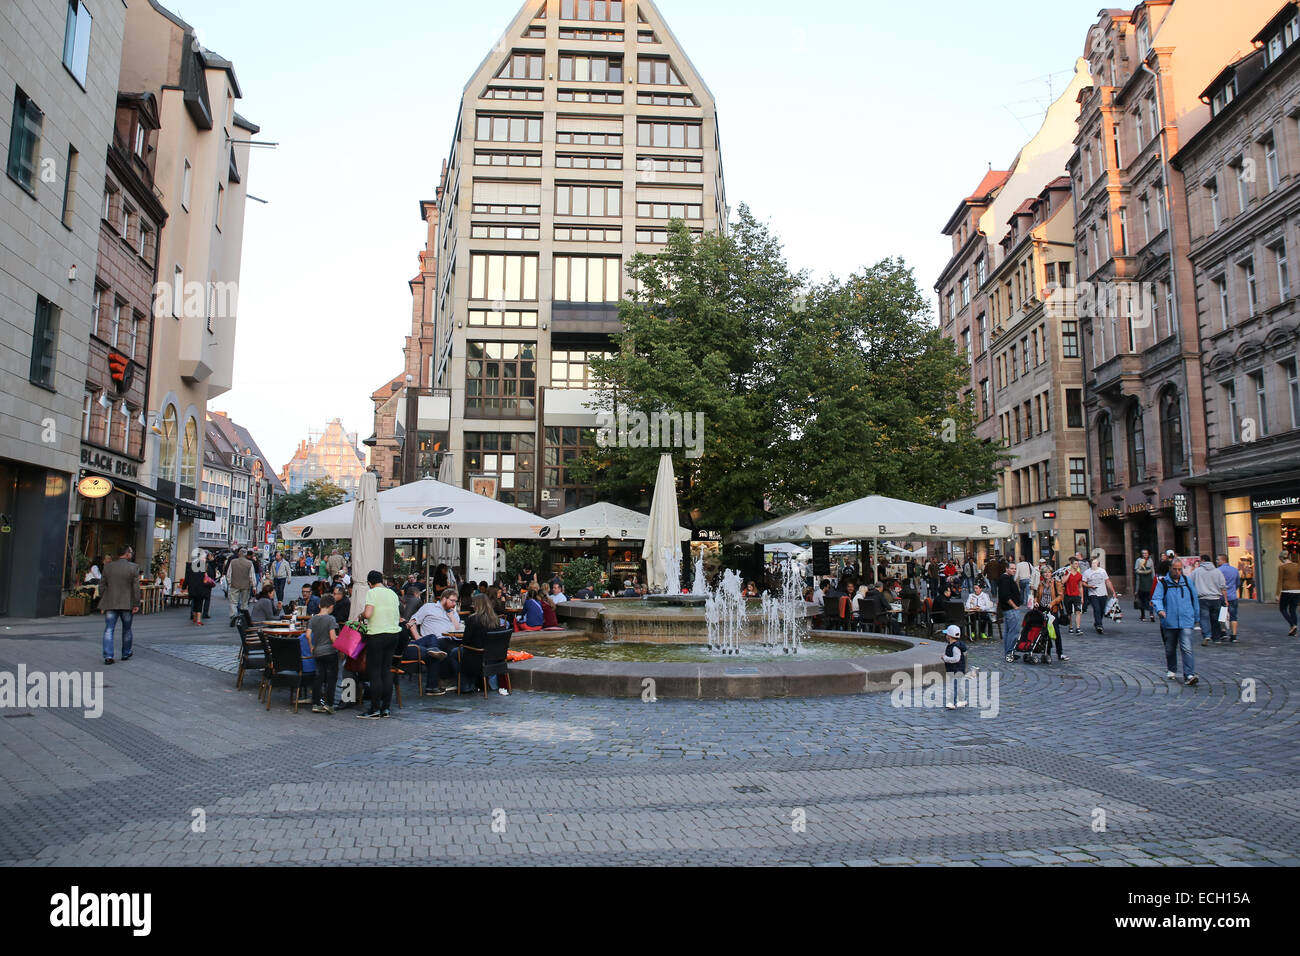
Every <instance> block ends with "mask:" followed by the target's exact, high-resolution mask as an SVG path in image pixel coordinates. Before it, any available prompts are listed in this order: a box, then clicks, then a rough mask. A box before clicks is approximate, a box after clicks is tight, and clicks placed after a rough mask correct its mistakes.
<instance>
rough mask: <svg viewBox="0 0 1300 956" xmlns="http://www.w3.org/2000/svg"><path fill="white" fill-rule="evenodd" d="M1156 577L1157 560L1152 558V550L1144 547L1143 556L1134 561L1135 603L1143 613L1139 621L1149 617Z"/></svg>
mask: <svg viewBox="0 0 1300 956" xmlns="http://www.w3.org/2000/svg"><path fill="white" fill-rule="evenodd" d="M1155 578H1156V565H1155V562H1154V561H1152V560H1151V552H1150V551H1148V550H1147V549H1146V548H1143V549H1142V556H1141V557H1139V558H1138V559H1137V561H1135V562H1134V563H1133V581H1134V585H1133V587H1134V588H1135V592H1136V593H1134V595H1133V603H1134V605H1136V606H1137V609H1138V611H1139V612H1140V613H1141V615H1142V616H1141V617H1139V618H1138V622H1139V623H1141V622H1143V621H1145V620H1146V619H1147V610H1148V609H1149V608H1150V606H1151V588H1152V587H1153V586H1154V585H1155Z"/></svg>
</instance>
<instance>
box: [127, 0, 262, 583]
mask: <svg viewBox="0 0 1300 956" xmlns="http://www.w3.org/2000/svg"><path fill="white" fill-rule="evenodd" d="M121 86H122V89H125V90H136V91H141V92H146V93H150V94H152V95H153V96H154V97H155V98H156V100H157V103H158V115H159V120H160V126H161V128H160V130H159V132H158V138H157V158H156V162H155V185H156V186H157V188H158V191H159V192H160V193H161V195H162V201H163V205H164V207H165V208H166V211H167V225H166V228H164V230H163V233H162V237H161V240H160V242H159V245H158V255H157V259H158V273H159V281H158V283H157V289H156V295H155V302H154V314H155V323H154V334H153V342H152V362H151V365H152V368H153V379H152V384H151V388H150V392H151V394H150V403H149V412H148V414H147V415H146V418H147V419H148V420H149V421H150V431H149V436H148V439H147V440H146V443H145V453H144V466H143V468H142V469H141V479H140V483H141V484H142V485H144V486H145V487H147V488H150V489H152V490H153V491H154V492H155V498H156V502H152V503H149V504H148V505H146V506H145V507H144V509H143V512H144V513H143V516H142V518H143V521H144V522H145V523H146V524H147V525H148V526H150V527H152V529H153V533H152V536H151V538H150V541H149V548H148V550H149V551H150V552H152V550H153V549H155V548H160V547H167V548H168V549H169V550H170V551H171V553H172V555H173V568H172V570H173V573H174V570H175V567H174V562H175V560H176V557H175V556H177V555H185V556H188V554H189V552H190V551H191V550H192V548H193V547H195V545H196V531H195V522H196V521H203V520H206V521H213V520H215V517H216V516H215V514H214V513H213V512H212V511H211V510H210V509H207V508H204V507H203V506H202V505H200V504H199V501H198V499H199V496H200V469H201V464H202V462H203V460H204V456H203V442H204V435H205V433H206V426H205V422H206V416H207V408H208V403H209V402H210V401H211V400H212V399H214V398H216V397H217V396H219V395H222V394H224V393H226V392H227V391H229V390H230V388H231V384H232V380H233V371H234V348H235V329H236V325H237V319H238V287H239V273H240V264H241V249H242V244H243V231H244V205H245V198H246V196H247V183H248V171H249V154H250V152H251V149H252V147H251V146H250V145H249V142H250V140H252V138H253V137H254V136H255V134H256V133H257V132H258V127H257V126H256V125H254V124H253V123H250V122H249V121H248V120H246V119H244V118H243V117H242V116H240V115H239V114H238V113H237V112H235V101H236V100H238V99H240V98H241V97H242V95H243V93H242V90H241V88H240V85H239V81H238V80H237V78H236V76H235V70H234V66H233V64H231V63H230V61H228V60H225V59H223V58H222V57H220V56H218V55H217V54H215V53H213V52H212V51H210V50H206V49H204V48H203V47H202V46H201V45H200V44H199V43H198V41H197V38H196V36H195V32H194V28H193V27H191V26H190V25H189V24H187V23H186V22H185V21H184V20H182V19H180V18H179V17H178V16H176V15H175V14H173V13H171V12H170V11H168V10H166V9H165V8H164V7H162V6H161V5H160V4H159V3H158V2H157V0H139V2H134V0H133V2H132V3H130V4H129V5H128V7H127V32H126V41H125V44H124V47H123V54H122V68H121ZM142 557H143V556H142Z"/></svg>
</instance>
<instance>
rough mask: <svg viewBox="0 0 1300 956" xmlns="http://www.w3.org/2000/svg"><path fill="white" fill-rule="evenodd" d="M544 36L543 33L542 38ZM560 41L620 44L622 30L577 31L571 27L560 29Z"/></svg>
mask: <svg viewBox="0 0 1300 956" xmlns="http://www.w3.org/2000/svg"><path fill="white" fill-rule="evenodd" d="M545 35H546V34H545V33H543V34H542V36H545ZM560 39H561V40H596V41H598V42H600V43H622V42H623V31H622V30H577V29H574V28H573V27H560Z"/></svg>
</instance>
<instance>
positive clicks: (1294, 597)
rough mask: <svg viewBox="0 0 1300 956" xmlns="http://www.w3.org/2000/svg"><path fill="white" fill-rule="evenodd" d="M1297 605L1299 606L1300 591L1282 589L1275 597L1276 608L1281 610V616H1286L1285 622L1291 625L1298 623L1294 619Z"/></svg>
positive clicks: (1294, 625)
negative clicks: (1279, 594)
mask: <svg viewBox="0 0 1300 956" xmlns="http://www.w3.org/2000/svg"><path fill="white" fill-rule="evenodd" d="M1297 606H1300V592H1295V591H1291V592H1286V591H1283V592H1282V594H1281V596H1279V597H1278V599H1277V608H1278V610H1279V611H1281V612H1282V616H1283V617H1284V618H1286V622H1287V623H1288V624H1290V625H1291V626H1292V627H1296V626H1297V623H1298V622H1297V620H1296V608H1297Z"/></svg>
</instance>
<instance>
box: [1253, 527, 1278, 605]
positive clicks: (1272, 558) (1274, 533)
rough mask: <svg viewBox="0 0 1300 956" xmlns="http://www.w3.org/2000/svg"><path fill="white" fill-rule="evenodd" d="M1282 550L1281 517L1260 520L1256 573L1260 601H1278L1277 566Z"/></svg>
mask: <svg viewBox="0 0 1300 956" xmlns="http://www.w3.org/2000/svg"><path fill="white" fill-rule="evenodd" d="M1281 550H1282V518H1281V516H1279V515H1268V516H1267V517H1261V518H1260V519H1259V567H1258V569H1256V572H1255V586H1256V590H1257V592H1258V594H1259V599H1260V600H1261V601H1263V602H1265V603H1270V602H1272V601H1276V600H1277V565H1278V554H1279V553H1280V552H1281Z"/></svg>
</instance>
